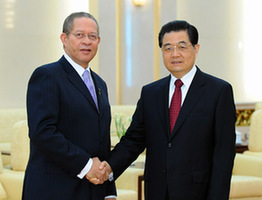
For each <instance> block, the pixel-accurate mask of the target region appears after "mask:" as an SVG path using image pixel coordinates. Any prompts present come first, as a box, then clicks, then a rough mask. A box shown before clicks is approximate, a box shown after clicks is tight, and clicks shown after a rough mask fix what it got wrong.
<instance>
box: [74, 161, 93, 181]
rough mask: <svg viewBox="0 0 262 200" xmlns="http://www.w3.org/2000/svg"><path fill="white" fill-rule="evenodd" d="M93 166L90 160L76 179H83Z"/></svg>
mask: <svg viewBox="0 0 262 200" xmlns="http://www.w3.org/2000/svg"><path fill="white" fill-rule="evenodd" d="M92 165H93V160H92V158H90V159H89V160H88V162H87V164H86V166H85V167H84V168H83V169H82V171H81V172H80V173H79V174H78V175H77V177H78V178H80V179H83V178H84V177H85V175H86V174H87V173H88V172H89V171H90V169H91V167H92Z"/></svg>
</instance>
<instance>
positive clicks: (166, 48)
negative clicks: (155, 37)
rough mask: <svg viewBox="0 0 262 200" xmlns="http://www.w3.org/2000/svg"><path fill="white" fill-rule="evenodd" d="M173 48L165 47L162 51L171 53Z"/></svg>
mask: <svg viewBox="0 0 262 200" xmlns="http://www.w3.org/2000/svg"><path fill="white" fill-rule="evenodd" d="M172 49H173V47H172V46H171V45H168V46H165V47H164V51H172Z"/></svg>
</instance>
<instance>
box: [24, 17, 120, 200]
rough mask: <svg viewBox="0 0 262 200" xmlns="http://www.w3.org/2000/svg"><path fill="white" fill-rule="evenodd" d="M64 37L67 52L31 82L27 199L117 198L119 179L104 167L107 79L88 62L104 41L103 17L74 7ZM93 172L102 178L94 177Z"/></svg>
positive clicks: (107, 130)
mask: <svg viewBox="0 0 262 200" xmlns="http://www.w3.org/2000/svg"><path fill="white" fill-rule="evenodd" d="M60 39H61V41H62V43H63V47H64V51H65V54H64V55H63V56H62V58H61V59H60V60H59V61H57V62H54V63H51V64H47V65H44V66H41V67H38V68H37V69H36V70H35V71H34V72H33V74H32V76H31V78H30V80H29V83H28V91H27V114H28V126H29V137H30V157H29V161H28V165H27V169H26V172H25V179H24V187H23V199H24V200H72V199H77V200H104V199H106V200H113V199H116V188H115V183H114V182H109V181H105V180H106V179H107V177H108V174H106V172H105V168H100V170H99V166H100V165H101V162H100V160H106V159H107V158H108V156H109V153H110V146H111V144H110V122H111V112H110V105H109V101H108V92H107V86H106V83H105V82H104V81H103V80H102V79H101V77H99V76H98V75H97V74H96V73H95V72H93V71H92V70H91V68H90V66H89V63H90V61H91V60H92V59H93V58H94V57H95V55H96V53H97V49H98V45H99V42H100V36H99V27H98V23H97V21H96V19H95V18H94V17H93V16H92V15H90V14H89V13H84V12H80V13H73V14H71V15H70V16H68V17H67V18H66V20H65V22H64V26H63V33H62V34H61V36H60ZM92 177H99V183H102V184H101V185H99V186H95V185H93V184H92V183H90V182H89V181H88V179H87V178H92ZM104 181H105V182H104Z"/></svg>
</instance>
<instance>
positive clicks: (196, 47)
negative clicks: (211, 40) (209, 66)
mask: <svg viewBox="0 0 262 200" xmlns="http://www.w3.org/2000/svg"><path fill="white" fill-rule="evenodd" d="M194 48H195V53H196V55H197V54H198V51H199V48H200V44H196V45H195V46H194Z"/></svg>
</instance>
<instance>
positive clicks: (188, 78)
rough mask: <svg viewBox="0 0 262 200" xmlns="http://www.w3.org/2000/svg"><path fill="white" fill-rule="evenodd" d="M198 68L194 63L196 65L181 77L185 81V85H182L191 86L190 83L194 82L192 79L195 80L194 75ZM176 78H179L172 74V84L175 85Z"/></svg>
mask: <svg viewBox="0 0 262 200" xmlns="http://www.w3.org/2000/svg"><path fill="white" fill-rule="evenodd" d="M196 70H197V68H196V65H194V66H193V67H192V69H191V70H190V71H189V72H188V73H187V74H186V75H184V76H183V77H182V78H181V79H180V80H181V81H182V82H183V86H182V87H184V86H185V87H187V88H189V86H190V84H191V82H192V80H193V78H194V76H195V74H196ZM176 80H177V78H176V77H174V76H173V75H172V74H171V79H170V85H172V86H173V85H174V83H175V81H176Z"/></svg>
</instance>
